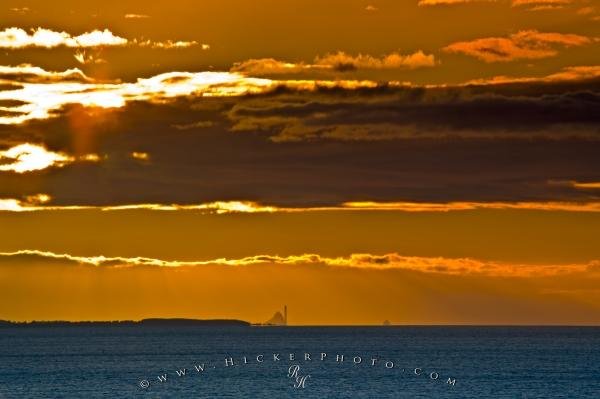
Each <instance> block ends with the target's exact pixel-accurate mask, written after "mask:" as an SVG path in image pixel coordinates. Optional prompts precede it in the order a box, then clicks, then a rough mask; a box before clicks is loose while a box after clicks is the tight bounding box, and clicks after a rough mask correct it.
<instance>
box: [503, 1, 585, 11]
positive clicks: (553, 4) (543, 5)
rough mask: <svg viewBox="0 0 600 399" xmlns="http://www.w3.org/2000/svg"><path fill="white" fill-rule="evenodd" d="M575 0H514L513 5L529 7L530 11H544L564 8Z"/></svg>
mask: <svg viewBox="0 0 600 399" xmlns="http://www.w3.org/2000/svg"><path fill="white" fill-rule="evenodd" d="M572 3H574V1H573V0H512V6H513V7H527V9H528V10H529V11H542V10H552V9H558V8H563V7H564V6H566V5H568V4H572Z"/></svg>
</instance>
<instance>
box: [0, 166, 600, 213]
mask: <svg viewBox="0 0 600 399" xmlns="http://www.w3.org/2000/svg"><path fill="white" fill-rule="evenodd" d="M136 159H142V160H144V158H139V157H138V158H136ZM582 184H586V183H582ZM592 184H593V185H595V184H597V183H592ZM580 188H581V187H580ZM589 188H595V186H590V187H589ZM40 195H44V194H40ZM46 197H47V196H46ZM47 198H49V197H47ZM0 201H4V202H3V203H4V204H5V206H4V207H3V206H1V205H0V211H12V212H31V211H44V210H77V209H80V210H81V209H99V210H102V211H121V210H131V209H146V210H153V211H180V210H185V211H190V210H195V211H200V212H205V213H214V214H228V213H300V212H323V211H356V212H360V211H398V212H456V211H472V210H480V209H494V210H503V209H517V210H518V209H520V210H539V211H555V212H556V211H558V212H600V202H596V201H594V202H558V201H549V202H447V203H434V202H429V203H428V202H370V201H363V202H345V203H342V204H340V205H337V206H322V207H297V208H292V207H278V206H273V205H265V204H260V203H257V202H253V201H215V202H207V203H201V204H125V205H108V206H91V205H67V206H54V205H47V204H46V203H47V202H48V200H47V201H44V204H43V205H41V204H40V203H39V202H31V201H19V200H16V199H3V200H0Z"/></svg>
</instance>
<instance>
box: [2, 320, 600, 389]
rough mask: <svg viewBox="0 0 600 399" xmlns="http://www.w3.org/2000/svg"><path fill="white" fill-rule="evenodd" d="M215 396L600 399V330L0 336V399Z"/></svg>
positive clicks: (23, 332) (183, 330)
mask: <svg viewBox="0 0 600 399" xmlns="http://www.w3.org/2000/svg"><path fill="white" fill-rule="evenodd" d="M322 353H325V354H326V356H325V357H324V360H321V357H322V355H321V354H322ZM290 354H293V355H294V360H290ZM305 354H309V355H310V358H311V360H305ZM260 355H262V357H261V356H260ZM274 355H275V357H279V359H280V360H275V357H274ZM337 355H344V361H343V362H342V361H336V356H337ZM244 356H245V357H246V361H247V363H246V364H244ZM257 357H258V359H259V360H262V362H258V361H257ZM359 357H360V359H359ZM229 358H231V359H229ZM373 358H375V359H377V360H376V361H375V365H372V363H373V361H372V359H373ZM226 359H227V362H226ZM230 360H233V363H234V365H233V366H231V365H230ZM338 360H341V358H338ZM359 360H360V363H358V362H359ZM226 363H227V366H226ZM202 364H204V366H203V368H204V371H197V370H196V368H195V366H201V365H202ZM290 366H297V367H298V369H297V376H298V377H300V379H299V380H298V381H299V382H301V381H304V388H302V387H299V388H294V383H295V382H296V379H295V378H289V377H288V375H289V371H290ZM183 369H185V375H183V374H182V370H183ZM415 369H416V370H415ZM178 370H179V371H180V374H182V375H181V376H178V373H177V371H178ZM292 371H293V369H292ZM165 375H166V381H164V382H161V381H159V378H158V377H159V376H162V377H164V376H165ZM303 376H309V377H306V378H305V379H304V380H302V377H303ZM449 379H450V382H452V381H453V380H454V381H455V384H454V385H452V384H451V383H450V384H449V383H448V380H449ZM300 385H302V384H300ZM216 397H218V398H243V397H251V398H301V397H302V398H304V397H306V398H600V328H592V327H227V328H225V327H159V326H157V327H154V326H91V327H90V326H87V327H82V326H51V327H47V326H37V327H3V328H0V398H2V399H5V398H216Z"/></svg>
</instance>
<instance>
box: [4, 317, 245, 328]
mask: <svg viewBox="0 0 600 399" xmlns="http://www.w3.org/2000/svg"><path fill="white" fill-rule="evenodd" d="M60 326H84V327H94V326H158V327H188V326H189V327H249V326H250V323H249V322H247V321H244V320H236V319H208V320H202V319H184V318H172V319H169V318H166V319H161V318H151V319H142V320H138V321H135V320H115V321H65V320H51V321H43V320H36V321H23V322H19V321H8V320H0V328H2V327H60Z"/></svg>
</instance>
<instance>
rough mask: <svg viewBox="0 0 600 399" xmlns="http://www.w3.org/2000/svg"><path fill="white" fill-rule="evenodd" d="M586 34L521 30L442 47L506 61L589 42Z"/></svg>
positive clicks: (487, 59)
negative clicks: (501, 35)
mask: <svg viewBox="0 0 600 399" xmlns="http://www.w3.org/2000/svg"><path fill="white" fill-rule="evenodd" d="M592 41H593V40H592V39H591V38H589V37H586V36H581V35H576V34H564V33H544V32H538V31H537V30H525V31H520V32H518V33H515V34H512V35H510V36H509V37H507V38H506V37H488V38H482V39H476V40H471V41H463V42H457V43H452V44H450V45H448V46H446V47H444V51H446V52H449V53H462V54H466V55H469V56H472V57H475V58H478V59H480V60H482V61H485V62H508V61H514V60H517V59H539V58H548V57H553V56H555V55H556V54H558V51H557V50H556V47H557V46H562V47H575V46H583V45H586V44H590V43H592Z"/></svg>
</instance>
